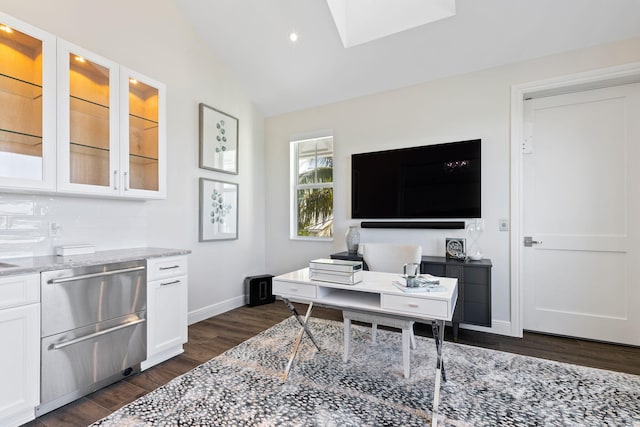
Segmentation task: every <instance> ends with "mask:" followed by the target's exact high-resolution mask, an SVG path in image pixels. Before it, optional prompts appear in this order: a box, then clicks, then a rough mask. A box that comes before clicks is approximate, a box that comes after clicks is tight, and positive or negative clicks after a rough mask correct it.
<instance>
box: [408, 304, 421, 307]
mask: <svg viewBox="0 0 640 427" xmlns="http://www.w3.org/2000/svg"><path fill="white" fill-rule="evenodd" d="M407 305H408V306H409V307H411V308H418V307H420V306H419V305H418V304H407Z"/></svg>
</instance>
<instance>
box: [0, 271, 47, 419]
mask: <svg viewBox="0 0 640 427" xmlns="http://www.w3.org/2000/svg"><path fill="white" fill-rule="evenodd" d="M0 342H1V343H2V351H0V379H1V380H0V425H2V426H8V427H12V426H19V425H22V424H24V423H26V422H28V421H30V420H32V419H34V417H35V407H36V406H38V404H39V401H40V275H39V274H30V275H21V276H9V277H2V278H0Z"/></svg>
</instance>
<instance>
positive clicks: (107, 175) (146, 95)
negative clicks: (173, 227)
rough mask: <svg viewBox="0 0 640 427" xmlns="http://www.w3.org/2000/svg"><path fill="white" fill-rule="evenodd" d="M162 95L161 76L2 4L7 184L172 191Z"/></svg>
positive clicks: (0, 136) (104, 192)
mask: <svg viewBox="0 0 640 427" xmlns="http://www.w3.org/2000/svg"><path fill="white" fill-rule="evenodd" d="M56 52H57V53H56ZM56 64H57V65H56ZM165 100H166V89H165V86H164V85H163V84H162V83H159V82H156V81H154V80H152V79H149V78H147V77H145V76H143V75H140V74H138V73H136V72H134V71H132V70H129V69H127V68H125V67H122V66H120V65H118V64H117V63H115V62H113V61H111V60H109V59H106V58H103V57H101V56H99V55H96V54H95V53H92V52H90V51H87V50H85V49H83V48H81V47H79V46H75V45H73V44H71V43H68V42H66V41H64V40H62V39H59V38H56V37H55V36H52V35H50V34H47V33H46V32H43V31H40V30H38V29H37V28H34V27H31V26H30V25H28V24H26V23H23V22H21V21H19V20H16V19H14V18H12V17H9V16H7V15H4V14H1V13H0V190H2V191H7V190H8V191H23V190H31V191H38V192H54V191H57V192H59V193H65V194H77V195H82V194H84V195H96V196H106V197H130V198H137V199H161V198H165V197H166V171H165V168H166V159H165V152H166V132H165V129H166V124H165V117H166V105H165V104H166V102H165Z"/></svg>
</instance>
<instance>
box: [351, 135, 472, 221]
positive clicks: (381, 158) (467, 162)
mask: <svg viewBox="0 0 640 427" xmlns="http://www.w3.org/2000/svg"><path fill="white" fill-rule="evenodd" d="M480 160H481V158H480V140H479V139H474V140H470V141H460V142H451V143H447V144H436V145H426V146H422V147H411V148H403V149H397V150H387V151H377V152H373V153H361V154H353V155H352V156H351V216H352V218H368V219H410V218H412V219H416V218H424V219H436V218H437V219H441V218H480V217H481V216H482V215H481V209H480V208H481V206H480V189H481V185H480V166H481V164H480V163H481V162H480Z"/></svg>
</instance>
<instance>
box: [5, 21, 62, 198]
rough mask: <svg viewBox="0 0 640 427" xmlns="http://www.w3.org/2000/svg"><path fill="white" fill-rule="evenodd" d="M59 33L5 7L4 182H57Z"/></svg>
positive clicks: (28, 185)
mask: <svg viewBox="0 0 640 427" xmlns="http://www.w3.org/2000/svg"><path fill="white" fill-rule="evenodd" d="M55 52H56V39H55V37H54V36H52V35H51V34H48V33H45V32H44V31H40V30H38V29H36V28H34V27H32V26H30V25H28V24H25V23H24V22H22V21H19V20H17V19H14V18H12V17H10V16H7V15H4V14H1V13H0V58H2V60H1V61H0V188H3V189H8V190H13V189H19V190H25V189H27V190H28V189H32V190H54V189H55V185H56V172H55V166H56V151H55V150H56V127H55V126H56V123H55V120H56V101H55V97H56V86H55V84H56V82H55V76H56V67H55V64H56V56H55V55H56V54H55Z"/></svg>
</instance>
